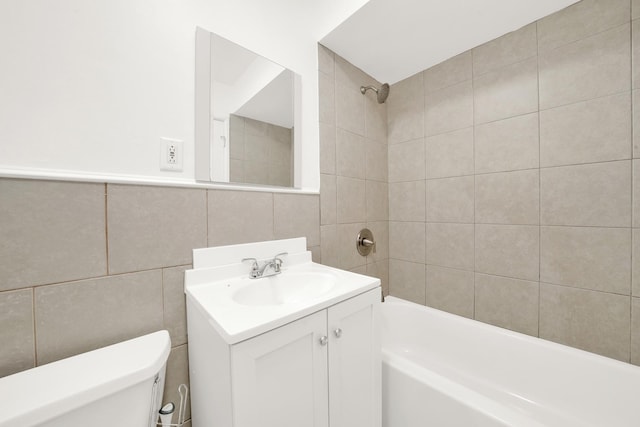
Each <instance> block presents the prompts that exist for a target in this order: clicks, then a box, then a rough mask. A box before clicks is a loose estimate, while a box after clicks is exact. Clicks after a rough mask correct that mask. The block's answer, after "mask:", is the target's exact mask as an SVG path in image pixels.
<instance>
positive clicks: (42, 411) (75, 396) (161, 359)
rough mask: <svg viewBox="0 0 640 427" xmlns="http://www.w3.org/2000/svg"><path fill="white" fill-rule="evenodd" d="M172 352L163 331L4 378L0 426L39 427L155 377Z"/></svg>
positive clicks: (1, 380)
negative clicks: (34, 426)
mask: <svg viewBox="0 0 640 427" xmlns="http://www.w3.org/2000/svg"><path fill="white" fill-rule="evenodd" d="M170 351H171V340H170V338H169V333H168V332H167V331H159V332H154V333H152V334H148V335H144V336H142V337H139V338H134V339H132V340H129V341H124V342H121V343H118V344H114V345H110V346H108V347H104V348H100V349H97V350H93V351H90V352H87V353H83V354H79V355H77V356H73V357H69V358H66V359H62V360H59V361H57V362H53V363H49V364H46V365H42V366H39V367H37V368H33V369H29V370H27V371H23V372H19V373H17V374H13V375H9V376H8V377H4V378H0V402H2V404H1V405H2V410H0V427H5V426H16V425H19V426H31V425H35V424H38V423H41V422H44V421H46V420H49V419H52V418H55V417H56V416H60V415H62V414H65V413H67V412H69V411H72V410H74V409H76V408H79V407H81V406H84V405H87V404H89V403H91V402H94V401H96V400H99V399H101V398H103V397H106V396H109V395H111V394H114V393H116V392H118V391H119V390H123V389H125V388H127V387H129V386H133V385H135V384H138V383H140V382H143V381H145V380H148V379H150V378H153V377H154V376H155V375H156V374H157V373H158V372H160V371H161V370H162V368H163V367H164V365H165V364H166V362H167V358H168V357H169V352H170Z"/></svg>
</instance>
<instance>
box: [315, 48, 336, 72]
mask: <svg viewBox="0 0 640 427" xmlns="http://www.w3.org/2000/svg"><path fill="white" fill-rule="evenodd" d="M335 66H336V59H335V54H334V53H333V52H332V51H331V49H329V48H327V47H325V46H323V45H321V44H320V43H318V71H321V72H323V73H325V74H327V75H329V76H333V75H335Z"/></svg>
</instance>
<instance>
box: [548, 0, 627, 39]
mask: <svg viewBox="0 0 640 427" xmlns="http://www.w3.org/2000/svg"><path fill="white" fill-rule="evenodd" d="M629 12H630V8H629V0H583V1H580V2H578V3H575V4H573V5H571V6H569V7H567V8H566V9H563V10H561V11H559V12H557V13H554V14H551V15H549V16H547V17H546V18H542V19H541V20H539V21H538V44H539V46H540V50H541V51H542V50H548V49H554V48H557V47H559V46H562V45H565V44H567V43H571V42H573V41H576V40H580V39H584V38H586V37H589V36H591V35H593V34H596V33H600V32H602V31H604V30H608V29H610V28H613V27H617V26H619V25H622V24H624V23H627V22H629V18H630V16H629V15H630V14H629Z"/></svg>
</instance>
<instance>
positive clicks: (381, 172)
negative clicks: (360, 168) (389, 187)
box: [365, 141, 389, 182]
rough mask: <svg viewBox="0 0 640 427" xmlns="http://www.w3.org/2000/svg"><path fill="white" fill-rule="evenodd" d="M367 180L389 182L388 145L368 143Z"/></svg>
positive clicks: (366, 149)
mask: <svg viewBox="0 0 640 427" xmlns="http://www.w3.org/2000/svg"><path fill="white" fill-rule="evenodd" d="M365 151H366V156H367V158H366V166H365V168H366V174H365V175H366V179H368V180H374V181H381V182H388V179H389V178H388V177H389V172H388V171H389V153H388V148H387V144H386V143H385V144H379V143H377V142H374V141H367V144H366V148H365Z"/></svg>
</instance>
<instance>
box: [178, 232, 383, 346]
mask: <svg viewBox="0 0 640 427" xmlns="http://www.w3.org/2000/svg"><path fill="white" fill-rule="evenodd" d="M281 252H288V253H289V255H287V256H286V257H284V258H283V261H284V263H283V267H282V272H281V273H280V274H278V275H275V276H270V277H263V278H259V279H251V278H249V271H250V269H251V266H250V265H249V264H248V263H242V262H240V260H241V259H243V258H247V257H254V258H257V259H258V260H259V264H260V265H263V264H264V262H265V260H268V259H270V258H269V257H273V256H274V255H275V254H278V253H281ZM379 286H380V280H379V279H376V278H373V277H368V276H363V275H361V274H356V273H352V272H349V271H344V270H339V269H335V268H331V267H327V266H324V265H321V264H316V263H314V262H312V261H311V253H310V252H308V251H307V250H306V242H305V240H304V238H302V239H289V240H280V241H271V242H260V243H256V244H243V245H233V246H228V247H216V248H206V249H197V250H196V251H194V269H193V270H188V271H187V272H186V275H185V293H186V294H187V305H188V306H190V307H192V308H195V309H197V310H198V311H199V312H200V313H201V314H202V315H204V316H205V317H206V318H208V319H209V322H210V324H211V325H213V326H214V327H215V328H216V330H217V331H218V332H219V334H220V335H221V336H222V337H223V338H224V339H225V341H226V342H227V343H228V344H235V343H237V342H240V341H243V340H245V339H248V338H251V337H253V336H256V335H258V334H261V333H264V332H267V331H269V330H271V329H274V328H277V327H279V326H282V325H284V324H286V323H289V322H292V321H294V320H296V319H299V318H301V317H304V316H307V315H309V314H312V313H315V312H316V311H319V310H322V309H324V308H326V307H329V306H330V305H333V304H336V303H338V302H340V301H342V300H345V299H348V298H351V297H354V296H356V295H358V294H361V293H363V292H366V291H368V290H370V289H374V288H376V287H379Z"/></svg>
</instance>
